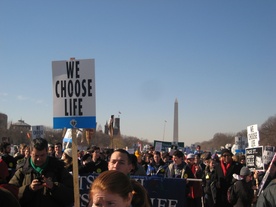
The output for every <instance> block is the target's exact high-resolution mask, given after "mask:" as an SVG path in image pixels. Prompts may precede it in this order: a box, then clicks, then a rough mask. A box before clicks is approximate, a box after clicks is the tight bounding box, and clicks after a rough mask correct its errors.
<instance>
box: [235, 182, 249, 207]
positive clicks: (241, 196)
mask: <svg viewBox="0 0 276 207" xmlns="http://www.w3.org/2000/svg"><path fill="white" fill-rule="evenodd" d="M234 192H235V194H236V195H237V198H238V201H237V203H236V204H235V205H234V207H251V203H252V201H253V197H254V191H253V189H252V182H248V183H247V182H245V180H238V181H236V183H235V190H234Z"/></svg>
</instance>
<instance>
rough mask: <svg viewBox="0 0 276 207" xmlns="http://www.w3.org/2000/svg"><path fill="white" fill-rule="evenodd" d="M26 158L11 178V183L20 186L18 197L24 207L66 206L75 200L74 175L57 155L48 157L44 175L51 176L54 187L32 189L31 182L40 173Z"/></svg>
mask: <svg viewBox="0 0 276 207" xmlns="http://www.w3.org/2000/svg"><path fill="white" fill-rule="evenodd" d="M30 159H31V158H29V159H26V161H25V162H24V163H22V165H21V166H20V167H19V168H18V170H17V171H16V172H15V174H14V176H13V177H12V179H11V180H10V182H9V183H10V184H12V185H15V186H17V187H19V192H18V198H19V201H20V204H21V206H22V207H65V206H68V205H72V204H73V202H74V190H73V177H72V175H71V174H70V173H69V172H68V171H67V170H66V169H65V168H64V163H63V162H62V161H61V160H58V159H57V158H55V157H48V164H47V166H46V167H45V168H44V170H43V173H42V174H43V175H44V176H45V177H46V178H48V177H51V178H52V181H53V182H54V187H53V188H52V189H44V188H42V189H40V190H38V191H32V190H31V189H30V184H31V183H32V180H34V179H37V177H38V176H39V175H38V173H37V172H36V171H35V170H34V169H33V167H32V166H31V164H30Z"/></svg>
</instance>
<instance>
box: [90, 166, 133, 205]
mask: <svg viewBox="0 0 276 207" xmlns="http://www.w3.org/2000/svg"><path fill="white" fill-rule="evenodd" d="M132 192H133V188H132V184H131V181H130V179H129V178H128V176H127V175H125V174H124V173H122V172H119V171H115V170H111V171H105V172H102V173H101V174H100V175H99V176H98V177H97V178H96V179H95V180H94V182H93V184H92V186H91V189H90V193H89V194H90V203H89V204H90V205H89V206H92V207H97V206H101V207H107V206H112V207H130V205H131V201H132V197H133V194H132Z"/></svg>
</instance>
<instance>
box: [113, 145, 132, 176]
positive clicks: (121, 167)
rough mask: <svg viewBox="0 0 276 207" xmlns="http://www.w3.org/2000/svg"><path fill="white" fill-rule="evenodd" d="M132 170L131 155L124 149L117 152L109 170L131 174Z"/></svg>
mask: <svg viewBox="0 0 276 207" xmlns="http://www.w3.org/2000/svg"><path fill="white" fill-rule="evenodd" d="M131 169H132V164H131V157H130V154H129V153H128V152H127V151H126V150H124V149H117V150H115V151H114V152H113V153H112V154H111V156H110V160H109V162H108V170H117V171H120V172H123V173H124V174H126V175H127V174H129V173H130V171H131Z"/></svg>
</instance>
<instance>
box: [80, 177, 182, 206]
mask: <svg viewBox="0 0 276 207" xmlns="http://www.w3.org/2000/svg"><path fill="white" fill-rule="evenodd" d="M97 176H98V175H97V174H86V175H80V176H79V186H80V204H81V206H87V204H88V203H89V189H90V186H91V184H92V183H93V181H94V179H95V178H96V177H97ZM131 178H132V179H135V180H137V181H138V182H140V183H141V184H142V185H143V186H144V187H145V188H146V190H147V191H148V194H149V197H150V199H151V202H152V204H153V207H185V206H187V203H186V202H187V201H186V199H187V198H186V193H185V189H186V180H185V179H180V178H163V177H157V176H149V177H147V176H132V177H131Z"/></svg>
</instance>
